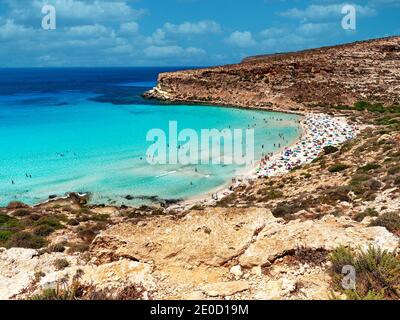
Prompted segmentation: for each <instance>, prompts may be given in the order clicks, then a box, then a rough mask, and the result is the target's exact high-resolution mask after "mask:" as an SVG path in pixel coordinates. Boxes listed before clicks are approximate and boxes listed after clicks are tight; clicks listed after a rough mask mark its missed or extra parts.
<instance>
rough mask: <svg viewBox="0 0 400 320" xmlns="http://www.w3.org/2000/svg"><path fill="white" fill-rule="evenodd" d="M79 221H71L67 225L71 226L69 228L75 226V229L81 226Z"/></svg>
mask: <svg viewBox="0 0 400 320" xmlns="http://www.w3.org/2000/svg"><path fill="white" fill-rule="evenodd" d="M79 223H80V222H79V220H78V219H69V220H68V222H67V224H68V225H69V226H73V227H75V226H79Z"/></svg>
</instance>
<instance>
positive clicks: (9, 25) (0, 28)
mask: <svg viewBox="0 0 400 320" xmlns="http://www.w3.org/2000/svg"><path fill="white" fill-rule="evenodd" d="M33 32H34V29H33V28H28V27H25V26H23V25H19V24H16V23H15V22H14V20H6V21H5V22H4V24H2V25H0V38H2V39H10V40H12V39H17V38H24V37H29V36H31V35H32V33H33Z"/></svg>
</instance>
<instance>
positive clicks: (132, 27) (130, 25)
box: [120, 22, 139, 35]
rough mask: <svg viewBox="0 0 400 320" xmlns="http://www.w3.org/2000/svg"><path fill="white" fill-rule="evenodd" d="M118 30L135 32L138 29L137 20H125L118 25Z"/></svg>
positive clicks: (125, 32)
mask: <svg viewBox="0 0 400 320" xmlns="http://www.w3.org/2000/svg"><path fill="white" fill-rule="evenodd" d="M120 31H121V32H122V33H124V34H128V35H129V34H135V33H137V32H138V31H139V24H138V23H137V22H125V23H122V24H121V26H120Z"/></svg>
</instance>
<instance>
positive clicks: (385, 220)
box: [371, 212, 400, 236]
mask: <svg viewBox="0 0 400 320" xmlns="http://www.w3.org/2000/svg"><path fill="white" fill-rule="evenodd" d="M371 226H380V227H385V228H386V229H387V230H389V231H390V232H392V233H395V234H397V235H399V236H400V215H399V213H397V212H388V213H384V214H383V215H381V216H380V217H378V219H376V220H375V221H373V222H372V223H371Z"/></svg>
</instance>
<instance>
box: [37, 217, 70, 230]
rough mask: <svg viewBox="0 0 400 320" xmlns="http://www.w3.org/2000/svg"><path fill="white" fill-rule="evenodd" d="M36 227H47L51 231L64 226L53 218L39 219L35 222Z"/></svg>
mask: <svg viewBox="0 0 400 320" xmlns="http://www.w3.org/2000/svg"><path fill="white" fill-rule="evenodd" d="M36 225H37V226H49V227H51V228H53V229H62V228H64V226H63V225H62V224H61V223H60V221H59V220H58V219H57V218H55V217H41V218H40V219H39V220H38V221H36Z"/></svg>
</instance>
